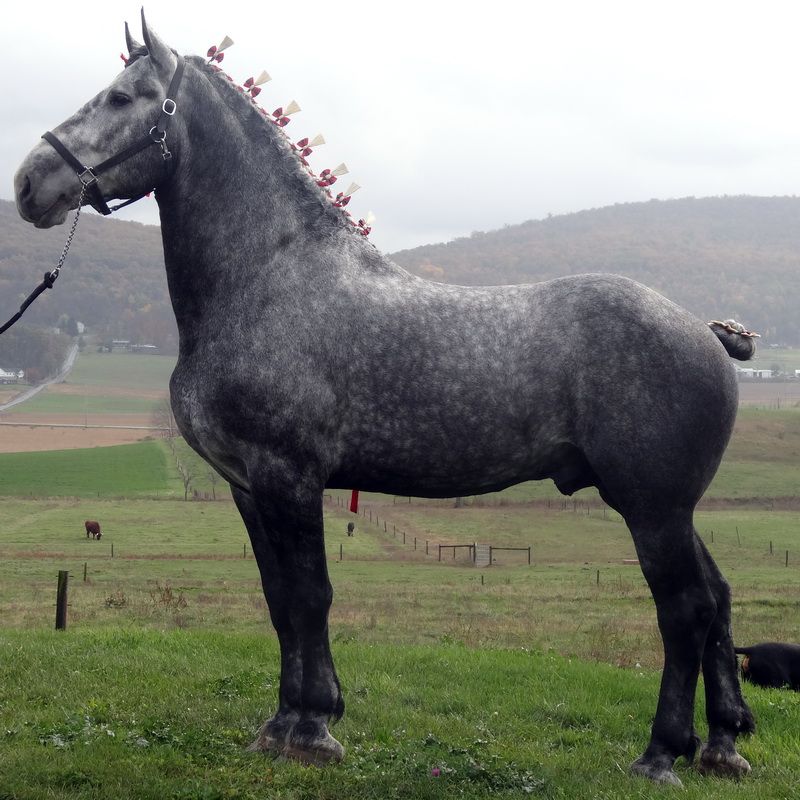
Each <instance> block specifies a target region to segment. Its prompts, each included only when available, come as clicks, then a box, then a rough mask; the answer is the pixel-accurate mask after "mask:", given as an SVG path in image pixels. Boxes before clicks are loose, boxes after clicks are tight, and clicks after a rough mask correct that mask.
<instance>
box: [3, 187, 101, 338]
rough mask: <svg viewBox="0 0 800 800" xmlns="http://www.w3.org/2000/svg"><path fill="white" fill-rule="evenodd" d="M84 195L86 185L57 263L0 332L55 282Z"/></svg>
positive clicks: (5, 329) (73, 233) (11, 323)
mask: <svg viewBox="0 0 800 800" xmlns="http://www.w3.org/2000/svg"><path fill="white" fill-rule="evenodd" d="M85 197H86V186H84V187H83V188H82V189H81V196H80V199H79V200H78V209H77V211H76V212H75V219H74V220H72V227H71V228H70V231H69V234H68V235H67V241H66V242H64V249H63V250H62V251H61V256H60V257H59V259H58V263H57V264H56V265H55V267H53V269H52V270H50V272H45V274H44V279H43V280H42V282H41V283H40V284H39V285H38V286H37V287H36V288H35V289H34V290H33V291H32V292H31V293H30V294H29V295H28V296H27V297H26V298H25V301H24V302H23V303H22V305H21V306H20V307H19V311H17V313H16V314H14V316H13V317H11V319H10V320H9V321H8V322H6V324H5V325H3V327H2V328H0V334H3V333H5V332H6V331H7V330H8V329H9V328H10V327H11V326H12V325H13V324H14V323H15V322H16V321H17V320H18V319H19V318H20V317H21V316H22V315H23V314H24V313H25V311H26V309H27V308H28V306H29V305H30V304H31V303H32V302H33V301H34V300H35V299H36V298H37V297H38V296H39V295H40V294H41V293H42V292H43V291H45V289H52V288H53V284H54V283H55V282H56V280H57V278H58V276H59V273H60V272H61V268H62V267H63V266H64V262H65V261H66V259H67V253H69V247H70V245H71V244H72V239H73V237H74V236H75V229H76V228H77V227H78V220H79V219H80V218H81V208H82V206H83V201H84V199H85Z"/></svg>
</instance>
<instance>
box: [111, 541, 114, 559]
mask: <svg viewBox="0 0 800 800" xmlns="http://www.w3.org/2000/svg"><path fill="white" fill-rule="evenodd" d="M111 558H114V542H111Z"/></svg>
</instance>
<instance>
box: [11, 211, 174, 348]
mask: <svg viewBox="0 0 800 800" xmlns="http://www.w3.org/2000/svg"><path fill="white" fill-rule="evenodd" d="M71 219H72V215H70V220H71ZM68 231H69V228H68V225H60V226H58V227H56V228H51V229H49V230H37V229H36V228H34V227H33V225H30V224H28V223H26V222H23V221H22V219H20V217H19V215H18V214H17V210H16V208H15V206H14V204H13V203H9V202H8V201H5V200H0V317H2V318H3V319H2V322H5V320H6V319H8V317H10V316H11V315H12V314H13V313H14V312H15V311H16V310H17V308H18V307H19V304H20V303H21V302H22V300H23V299H24V298H25V297H26V296H27V295H28V294H29V293H30V292H31V291H32V289H33V288H34V286H36V284H37V283H39V281H40V280H41V279H42V275H43V274H44V272H45V271H46V270H49V269H52V268H53V266H55V263H56V261H57V260H58V256H59V255H60V254H61V249H62V248H63V246H64V239H65V237H66V235H67V233H68ZM63 316H67V317H72V318H73V319H75V320H78V321H80V322H83V323H84V324H85V325H87V326H88V327H89V328H90V329H91V330H92V331H93V332H95V333H100V334H102V335H107V336H109V337H111V338H122V339H131V340H133V341H137V342H146V343H150V344H156V345H158V346H159V347H161V348H162V351H163V352H170V351H176V348H177V330H176V327H175V320H174V317H173V314H172V308H171V306H170V303H169V297H168V295H167V281H166V276H165V274H164V255H163V250H162V247H161V230H160V229H159V228H158V227H156V226H154V225H141V224H139V223H138V222H122V221H119V220H115V219H103V218H101V217H97V216H92V215H90V214H85V215H84V216H82V217H81V221H80V224H79V226H78V230H77V233H76V235H75V240H74V242H73V244H72V248H71V249H70V252H69V257H68V258H67V262H66V264H65V266H64V269H63V271H62V273H61V277H60V278H59V280H58V283H57V284H56V285H55V286H54V287H53V289H51V290H50V291H47V292H45V293H44V294H43V295H41V296H40V297H39V299H38V300H37V301H36V302H35V303H34V304H33V305H32V306H31V307H30V309H29V310H28V311H27V312H26V314H25V317H24V320H25V322H26V323H28V324H38V325H48V326H50V325H56V324H57V323H58V321H59V319H60V318H61V317H63Z"/></svg>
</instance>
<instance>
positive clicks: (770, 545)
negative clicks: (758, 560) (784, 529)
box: [769, 539, 772, 555]
mask: <svg viewBox="0 0 800 800" xmlns="http://www.w3.org/2000/svg"><path fill="white" fill-rule="evenodd" d="M769 554H770V555H772V539H770V540H769Z"/></svg>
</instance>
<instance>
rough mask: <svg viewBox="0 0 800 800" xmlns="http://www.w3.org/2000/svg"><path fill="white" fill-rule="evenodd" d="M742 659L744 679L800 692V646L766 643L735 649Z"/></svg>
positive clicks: (757, 683)
mask: <svg viewBox="0 0 800 800" xmlns="http://www.w3.org/2000/svg"><path fill="white" fill-rule="evenodd" d="M735 650H736V652H737V653H738V654H739V655H742V656H744V658H743V659H742V677H743V678H744V679H745V680H746V681H750V683H755V684H756V685H758V686H766V687H771V688H775V689H782V688H784V687H785V686H788V687H789V688H790V689H794V690H795V691H796V692H800V645H797V644H782V643H781V642H764V643H762V644H754V645H753V646H752V647H737V648H735Z"/></svg>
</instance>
